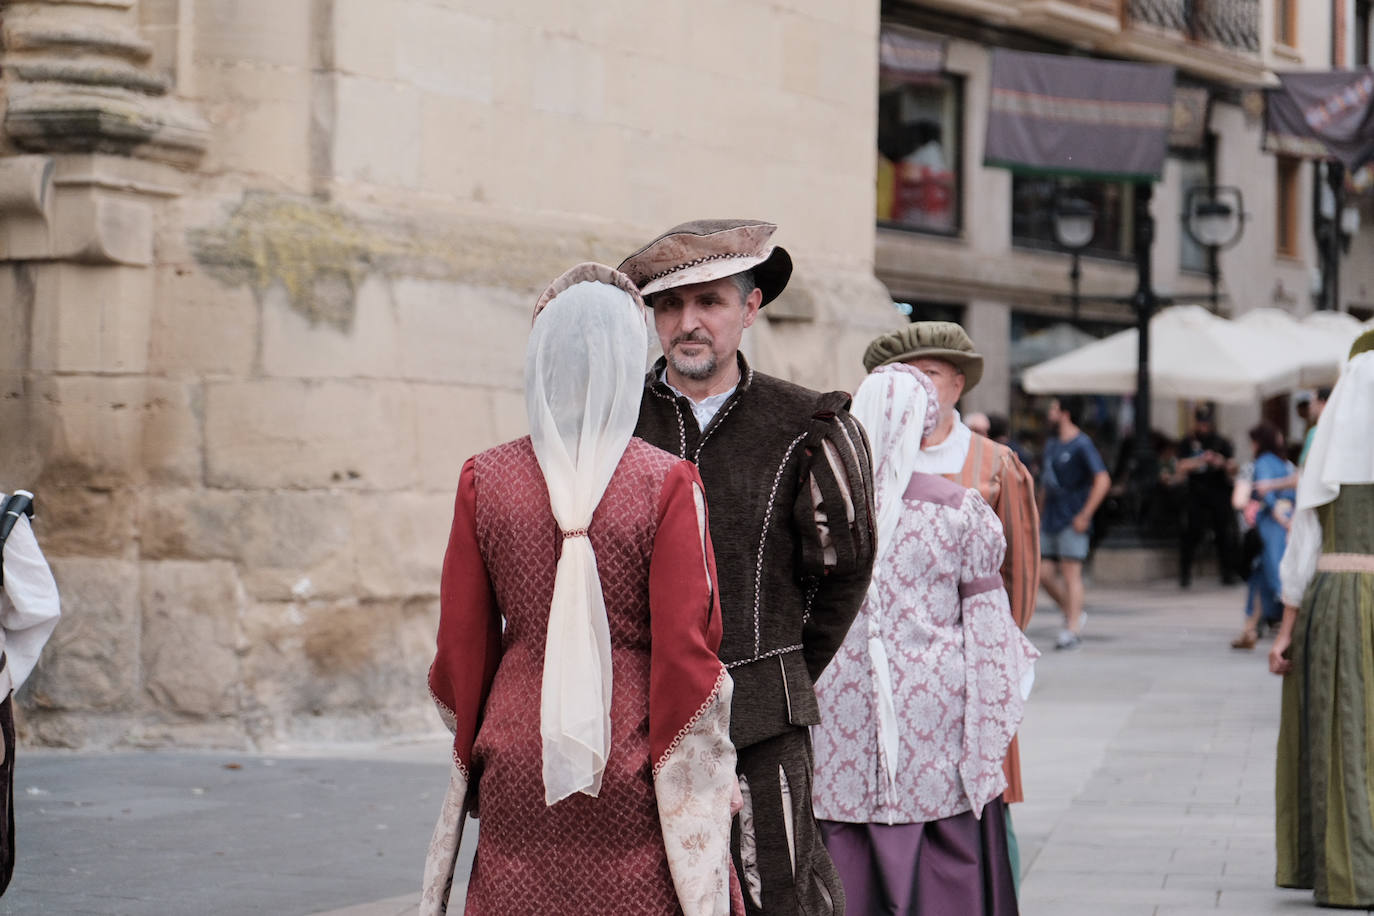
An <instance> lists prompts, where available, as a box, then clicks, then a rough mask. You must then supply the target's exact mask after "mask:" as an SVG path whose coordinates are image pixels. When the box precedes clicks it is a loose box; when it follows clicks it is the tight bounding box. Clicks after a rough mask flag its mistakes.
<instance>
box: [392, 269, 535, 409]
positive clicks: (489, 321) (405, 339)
mask: <svg viewBox="0 0 1374 916" xmlns="http://www.w3.org/2000/svg"><path fill="white" fill-rule="evenodd" d="M549 279H550V280H552V279H553V277H552V276H550V277H549ZM394 289H395V296H396V310H397V313H398V315H399V324H400V341H399V351H400V352H401V353H402V354H403V355H404V363H403V365H404V371H405V375H406V377H407V378H412V379H417V380H423V381H435V382H465V383H468V384H472V385H497V386H504V387H510V388H523V387H524V384H525V378H524V376H525V339H526V338H527V337H528V336H529V327H530V317H531V315H532V314H533V312H534V304H533V299H532V298H529V299H527V298H526V297H524V296H522V295H520V294H519V293H517V292H514V291H512V290H510V289H494V288H490V287H482V286H470V285H467V284H455V283H447V282H440V281H433V280H419V279H412V278H408V277H401V278H398V279H396V280H395V281H394ZM463 341H473V342H479V345H477V346H462V345H461V342H463Z"/></svg>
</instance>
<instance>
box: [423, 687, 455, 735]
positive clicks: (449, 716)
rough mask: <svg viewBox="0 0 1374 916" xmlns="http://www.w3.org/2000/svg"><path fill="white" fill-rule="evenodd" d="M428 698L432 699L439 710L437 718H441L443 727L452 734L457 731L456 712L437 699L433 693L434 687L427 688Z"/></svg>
mask: <svg viewBox="0 0 1374 916" xmlns="http://www.w3.org/2000/svg"><path fill="white" fill-rule="evenodd" d="M429 698H430V699H431V700H433V701H434V706H435V708H436V709H437V710H438V712H439V718H440V719H442V720H443V722H444V727H445V728H447V729H448V730H449V732H450V733H452V734H457V732H458V714H457V713H455V712H454V711H453V710H451V709H449V708H448V704H447V703H445V702H444V701H443V700H441V699H439V698H438V697H437V696H435V694H434V688H433V687H431V688H429Z"/></svg>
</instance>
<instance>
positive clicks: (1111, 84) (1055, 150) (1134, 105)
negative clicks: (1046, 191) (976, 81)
mask: <svg viewBox="0 0 1374 916" xmlns="http://www.w3.org/2000/svg"><path fill="white" fill-rule="evenodd" d="M1173 101H1174V68H1173V67H1167V66H1163V65H1159V64H1133V63H1118V62H1116V61H1103V60H1095V59H1092V58H1084V57H1065V56H1063V55H1058V54H1031V53H1026V52H1021V51H1007V50H1004V49H1001V48H999V49H997V50H995V51H993V53H992V98H991V101H990V105H989V111H988V130H987V145H986V148H985V150H984V153H983V162H984V164H985V165H990V166H997V167H1000V168H1007V169H1012V170H1013V171H1021V172H1042V173H1052V174H1060V175H1076V176H1081V177H1085V178H1097V179H1115V180H1124V181H1154V180H1156V179H1158V178H1159V177H1160V175H1161V174H1162V173H1163V171H1164V157H1165V155H1166V154H1167V152H1168V142H1169V127H1170V122H1171V113H1172V106H1173Z"/></svg>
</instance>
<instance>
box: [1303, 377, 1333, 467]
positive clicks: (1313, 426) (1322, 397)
mask: <svg viewBox="0 0 1374 916" xmlns="http://www.w3.org/2000/svg"><path fill="white" fill-rule="evenodd" d="M1330 397H1331V389H1330V388H1318V389H1317V390H1316V392H1315V393H1314V395H1313V396H1312V398H1311V399H1310V400H1307V401H1300V402H1299V403H1298V416H1300V417H1302V418H1303V420H1304V421H1306V423H1307V432H1306V433H1305V434H1304V435H1303V439H1302V453H1301V454H1300V455H1299V456H1298V466H1299V467H1301V466H1302V465H1304V464H1306V463H1307V453H1308V452H1310V451H1311V450H1312V439H1313V437H1314V436H1316V434H1317V423H1318V421H1320V420H1321V417H1322V411H1323V410H1325V409H1326V402H1327V400H1328V399H1329V398H1330Z"/></svg>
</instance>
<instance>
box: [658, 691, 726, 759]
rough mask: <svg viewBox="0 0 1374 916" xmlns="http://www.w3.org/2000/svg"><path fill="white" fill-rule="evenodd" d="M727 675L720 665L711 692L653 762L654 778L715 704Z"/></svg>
mask: <svg viewBox="0 0 1374 916" xmlns="http://www.w3.org/2000/svg"><path fill="white" fill-rule="evenodd" d="M729 676H730V675H728V674H726V673H725V667H724V666H723V665H722V666H721V669H720V674H718V675H716V684H715V686H714V687H712V688H711V692H710V694H709V695H707V697H706V700H705V702H703V703H702V704H701V705H700V706H699V707H697V711H696V712H695V713H693V714H692V718H690V719H688V720H687V722H686V724H684V725H683V726H682V728H680V729H678V732H677V734H676V735H674V736H673V742H672V744H669V745H668V749H667V750H665V751H664V752H663V756H661V757H659V758H658V760H657V761H656V762H655V763H654V777H655V778H657V777H658V771H659V770H661V769H663V767H664V765H665V764H667V762H668V758H669V757H672V756H673V752H674V751H676V750H677V746H678V745H679V744H681V743H682V740H683V739H684V738H686V737H687V733H688V732H690V731H691V730H692V729H693V728H696V724H697V723H698V722H700V721H701V717H702V716H704V715H706V713H707V712H708V711H709V710H710V709H711V707H712V706H713V705H715V702H716V699H717V698H718V697H719V696H720V689H721V687H723V686H724V685H725V679H726V678H728V677H729Z"/></svg>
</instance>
